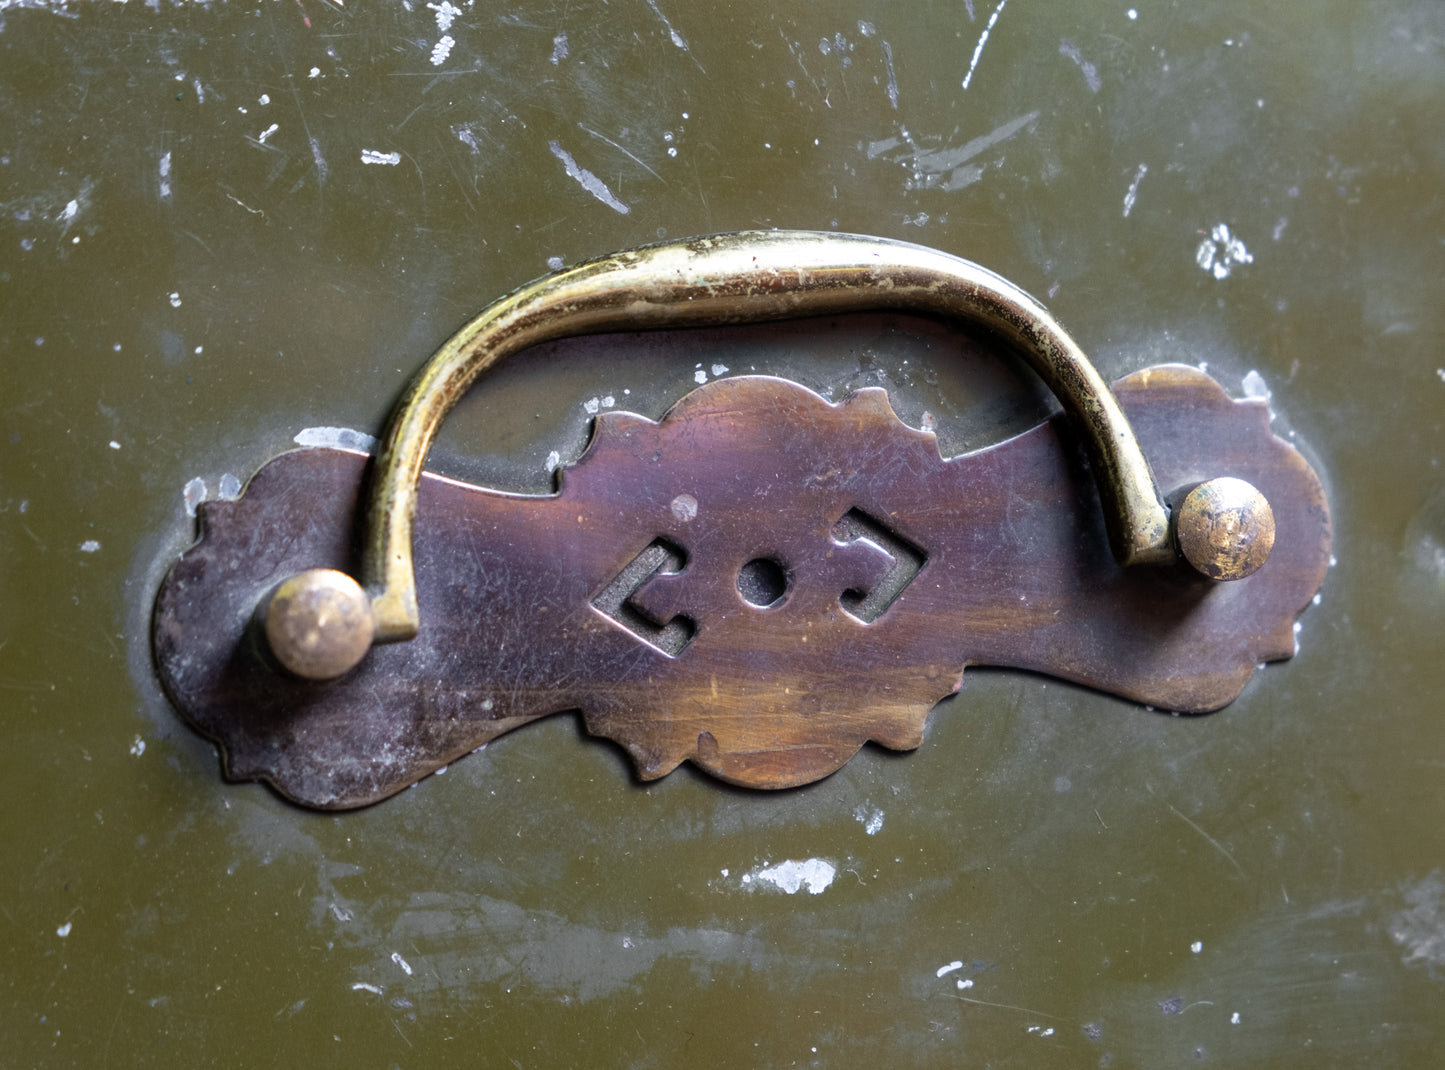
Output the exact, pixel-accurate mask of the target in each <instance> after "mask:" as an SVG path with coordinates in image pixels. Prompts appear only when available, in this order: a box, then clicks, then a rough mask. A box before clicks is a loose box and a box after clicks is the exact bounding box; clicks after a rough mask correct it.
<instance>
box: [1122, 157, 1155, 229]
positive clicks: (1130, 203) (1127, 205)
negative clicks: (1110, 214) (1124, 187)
mask: <svg viewBox="0 0 1445 1070" xmlns="http://www.w3.org/2000/svg"><path fill="white" fill-rule="evenodd" d="M1148 173H1149V165H1148V164H1147V163H1141V164H1140V165H1139V170H1137V171H1135V172H1134V181H1133V182H1130V183H1129V189H1128V191H1127V192H1126V193H1125V194H1124V218H1125V219H1128V218H1129V213H1130V212H1132V211H1133V210H1134V201H1135V200H1136V199H1137V198H1138V196H1139V183H1140V182H1143V181H1144V176H1145V175H1147V174H1148Z"/></svg>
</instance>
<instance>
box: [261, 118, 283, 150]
mask: <svg viewBox="0 0 1445 1070" xmlns="http://www.w3.org/2000/svg"><path fill="white" fill-rule="evenodd" d="M280 129H281V124H280V123H272V124H271V125H270V126H268V127H266V129H265V130H262V131H261V133H260V134H258V135H257V137H256V140H257V141H259V142H260V143H261V144H263V145H264V144H266V139H267V138H269V137H270V136H271V135H272V134H274V133H275V132H276V131H277V130H280Z"/></svg>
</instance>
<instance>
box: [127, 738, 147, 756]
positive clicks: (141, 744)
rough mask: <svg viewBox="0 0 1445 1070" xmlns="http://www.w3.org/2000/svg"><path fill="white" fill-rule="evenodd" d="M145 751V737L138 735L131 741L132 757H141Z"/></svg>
mask: <svg viewBox="0 0 1445 1070" xmlns="http://www.w3.org/2000/svg"><path fill="white" fill-rule="evenodd" d="M145 752H146V741H145V740H143V739H141V738H140V736H136V737H135V739H134V740H132V741H131V745H130V753H131V757H132V758H139V757H140V756H141V755H142V754H144V753H145Z"/></svg>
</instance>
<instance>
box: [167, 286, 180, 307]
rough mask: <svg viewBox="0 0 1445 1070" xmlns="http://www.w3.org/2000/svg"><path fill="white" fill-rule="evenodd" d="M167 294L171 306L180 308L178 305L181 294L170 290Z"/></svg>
mask: <svg viewBox="0 0 1445 1070" xmlns="http://www.w3.org/2000/svg"><path fill="white" fill-rule="evenodd" d="M168 296H169V298H170V302H171V307H172V308H180V307H181V295H180V294H179V293H178V292H176V291H174V290H172V291H171V293H170V294H169V295H168Z"/></svg>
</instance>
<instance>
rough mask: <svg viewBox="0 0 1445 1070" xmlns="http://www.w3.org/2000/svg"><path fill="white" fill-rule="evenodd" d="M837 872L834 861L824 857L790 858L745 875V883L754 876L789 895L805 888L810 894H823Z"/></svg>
mask: <svg viewBox="0 0 1445 1070" xmlns="http://www.w3.org/2000/svg"><path fill="white" fill-rule="evenodd" d="M837 873H838V870H837V868H836V867H835V866H834V865H833V863H831V862H829V861H828V860H827V859H824V858H805V859H803V860H802V861H796V860H794V859H791V858H790V859H788V860H787V861H786V862H779V863H778V864H777V865H776V866H769V867H767V868H766V869H756V870H753V872H752V873H750V874H747V875H745V876H744V877H743V883H745V884H746V883H749V880H748V878H749V877H753V878H755V879H756V880H759V881H761V882H762V883H764V884H771V885H772V886H773V887H774V888H776V889H777V890H778V891H780V892H784V893H786V894H787V895H796V894H797V893H798V892H800V891H802V890H803V889H804V888H806V889H807V890H808V894H809V895H821V894H822V893H823V891H824V890H825V889H826V888H827V887H828V885H830V884H832V883H833V878H834V877H835V876H836V875H837Z"/></svg>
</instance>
